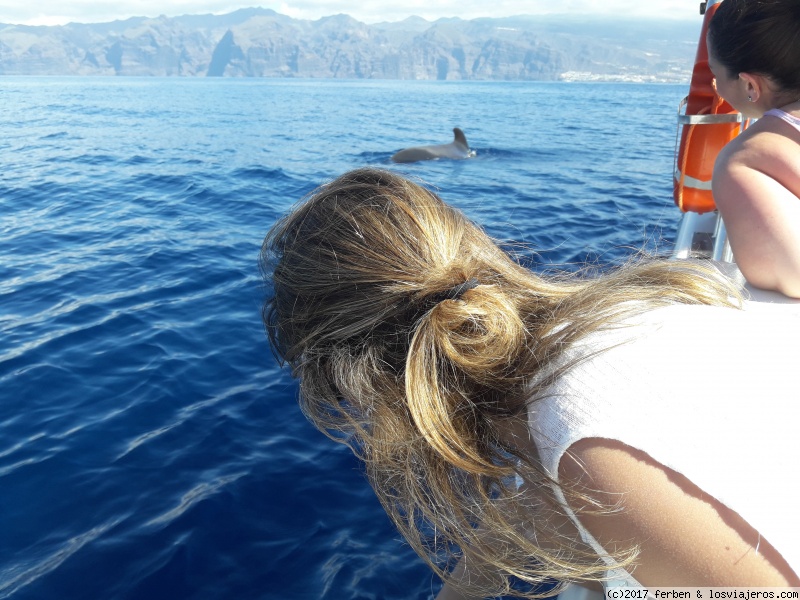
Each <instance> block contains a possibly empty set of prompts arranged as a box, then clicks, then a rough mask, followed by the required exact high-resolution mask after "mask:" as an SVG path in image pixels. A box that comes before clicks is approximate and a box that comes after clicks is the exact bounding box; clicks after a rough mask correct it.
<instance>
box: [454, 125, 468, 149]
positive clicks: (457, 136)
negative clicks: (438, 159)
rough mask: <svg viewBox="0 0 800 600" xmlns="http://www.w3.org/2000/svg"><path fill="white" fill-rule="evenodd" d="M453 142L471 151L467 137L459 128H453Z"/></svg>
mask: <svg viewBox="0 0 800 600" xmlns="http://www.w3.org/2000/svg"><path fill="white" fill-rule="evenodd" d="M453 142H454V143H456V144H460V145H462V146H464V148H466V149H469V144H468V143H467V136H465V135H464V132H463V131H461V130H460V129H459V128H458V127H453Z"/></svg>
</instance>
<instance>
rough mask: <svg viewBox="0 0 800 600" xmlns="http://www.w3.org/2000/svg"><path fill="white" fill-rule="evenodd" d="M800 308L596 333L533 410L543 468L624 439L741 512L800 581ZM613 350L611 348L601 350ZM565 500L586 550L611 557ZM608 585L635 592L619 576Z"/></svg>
mask: <svg viewBox="0 0 800 600" xmlns="http://www.w3.org/2000/svg"><path fill="white" fill-rule="evenodd" d="M799 308H800V306H798V305H797V304H789V305H786V304H783V305H780V304H756V303H750V304H749V306H748V308H747V310H744V311H739V310H735V309H730V308H719V307H709V306H688V305H679V306H670V307H667V308H659V309H656V310H652V311H649V312H647V313H645V314H643V315H639V316H636V317H633V318H631V319H628V320H627V321H626V322H625V323H624V326H619V327H617V328H616V329H615V330H612V331H603V332H598V333H595V334H592V335H591V336H589V337H587V338H586V339H585V340H583V341H581V342H579V343H578V344H577V345H576V346H574V347H573V348H571V349H570V350H569V351H568V352H567V355H566V356H565V357H564V359H565V360H570V359H571V358H575V357H579V356H586V354H587V353H589V352H592V351H597V350H601V349H605V350H604V351H603V352H601V353H600V354H598V355H597V356H595V357H593V358H591V359H589V360H587V361H585V362H583V363H581V364H579V365H577V366H576V367H573V368H572V369H571V370H570V371H569V372H567V374H566V375H565V376H563V377H562V378H561V379H559V380H558V381H557V382H556V383H555V384H554V385H553V386H552V387H551V388H550V389H549V392H548V393H547V394H546V395H545V396H544V398H542V399H540V400H536V401H534V402H533V403H532V404H531V406H530V408H529V426H530V429H531V432H532V436H533V438H534V441H535V443H536V445H537V448H538V450H539V453H540V458H541V461H542V464H543V466H544V468H545V469H546V470H547V471H548V472H549V474H550V475H551V476H552V477H553V478H554V479H556V480H557V479H558V464H559V461H560V460H561V457H562V455H563V454H564V452H565V451H566V450H567V448H569V447H570V446H571V445H572V444H574V443H575V442H577V441H578V440H581V439H584V438H592V437H598V438H607V439H612V440H618V441H620V442H622V443H624V444H627V445H628V446H631V447H633V448H637V449H639V450H641V451H643V452H645V453H647V454H648V455H649V456H650V457H652V458H653V459H655V460H656V461H657V462H659V463H661V464H663V465H666V466H667V467H669V468H670V469H673V470H675V471H677V472H678V473H681V474H683V475H685V476H686V477H687V478H688V479H689V480H690V481H692V482H693V483H694V484H695V485H697V486H698V487H699V488H700V489H701V490H703V491H704V492H706V493H707V494H709V495H711V496H713V497H714V498H716V499H717V500H719V501H720V502H721V503H723V504H724V505H726V506H727V507H728V508H731V509H732V510H734V511H736V512H737V513H738V514H739V515H740V516H741V517H742V518H743V519H744V520H745V521H746V522H747V523H749V524H750V525H751V526H752V527H753V528H755V530H756V531H758V532H759V534H760V535H761V536H762V537H764V538H766V539H767V540H769V542H770V543H771V544H772V545H773V547H774V548H775V549H776V550H777V551H778V552H779V553H780V554H781V555H782V556H783V558H784V559H785V560H786V562H787V563H788V564H789V566H790V567H791V568H792V569H793V570H794V571H795V573H800V544H798V540H800V519H798V518H797V498H796V493H795V488H796V483H797V482H796V481H795V479H796V475H795V474H796V473H797V470H798V467H797V466H796V465H798V461H800V435H798V430H799V429H800V408H798V401H800V380H798V373H800V360H798V351H797V347H798V345H800V310H798V309H799ZM606 348H607V349H606ZM556 493H557V494H559V498H560V500H561V501H562V504H564V505H565V506H564V508H565V509H566V510H567V512H568V514H569V516H570V517H571V518H572V520H573V521H574V523H575V525H576V526H577V527H578V529H579V531H580V532H581V536H582V538H583V539H584V541H585V542H586V543H587V544H589V545H590V546H591V547H592V548H593V549H594V550H595V551H596V552H597V553H598V554H599V555H600V556H605V557H606V559H607V560H606V562H607V563H611V560H610V559H609V558H608V556H607V553H606V552H605V550H604V549H603V548H602V547H601V546H600V544H598V543H597V541H596V540H595V539H594V538H593V537H592V536H591V535H590V534H589V533H588V531H586V529H585V528H584V527H583V526H582V525H581V523H580V521H579V520H578V519H577V518H576V516H575V515H574V513H572V511H570V510H569V508H568V507H567V506H566V503H565V502H564V497H563V495H561V494H560V492H559V491H558V490H556ZM609 576H610V577H613V578H614V579H613V580H612V581H610V582H607V583H606V584H605V585H606V586H619V585H629V586H638V585H639V584H638V582H636V580H635V579H634V578H633V577H632V576H630V574H628V573H627V572H625V571H624V570H617V571H614V572H609Z"/></svg>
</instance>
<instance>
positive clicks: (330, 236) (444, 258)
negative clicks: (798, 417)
mask: <svg viewBox="0 0 800 600" xmlns="http://www.w3.org/2000/svg"><path fill="white" fill-rule="evenodd" d="M262 264H263V266H264V268H265V271H266V273H267V276H268V277H269V278H270V279H271V282H272V287H273V290H274V293H273V294H272V296H271V297H270V298H269V299H268V301H267V303H266V304H265V307H264V320H265V324H266V326H267V330H268V333H269V337H270V340H271V342H272V344H273V348H274V350H275V351H276V353H277V354H278V356H280V357H281V359H283V360H284V361H286V362H287V363H288V364H289V365H291V367H292V369H293V372H294V375H295V376H297V377H298V378H299V379H300V403H301V406H302V408H303V410H304V412H305V414H306V415H307V416H308V418H309V419H310V420H311V421H312V422H313V423H314V424H315V425H316V426H317V427H318V428H319V429H320V430H321V431H322V432H324V433H326V434H327V435H329V436H331V437H332V438H333V439H335V440H337V441H340V442H343V443H346V444H348V445H349V446H350V447H351V448H352V449H353V451H354V452H355V453H356V454H357V455H358V456H359V457H360V458H361V459H362V460H363V461H364V464H365V466H366V471H367V474H368V476H369V479H370V481H371V483H372V486H373V487H374V490H375V492H376V494H377V495H378V497H379V498H380V500H381V502H382V503H383V506H384V508H385V509H386V511H387V513H388V514H389V516H390V517H391V518H392V519H393V521H394V522H395V524H396V525H397V527H398V528H399V529H400V531H401V532H402V533H403V535H404V536H405V538H406V539H407V540H408V542H409V543H410V544H411V545H412V546H413V547H414V548H415V550H416V551H417V552H418V553H419V555H420V556H421V557H422V558H424V559H425V560H426V561H427V562H428V563H429V564H430V565H431V567H432V568H433V569H434V570H435V571H436V572H437V573H439V574H440V575H441V577H442V578H443V579H444V580H445V582H446V584H445V587H444V588H443V589H442V591H441V593H440V596H439V597H440V598H442V599H444V598H483V597H488V596H495V595H503V594H506V595H511V594H517V595H520V596H526V595H527V597H535V596H536V594H537V591H536V588H535V587H534V591H524V590H523V591H517V592H514V590H513V589H512V587H511V586H512V584H511V582H512V581H513V580H515V579H516V580H521V581H523V582H527V583H529V584H533V585H534V586H535V585H537V584H540V583H547V582H550V581H553V580H557V581H560V582H562V583H568V582H573V583H579V584H584V585H589V586H592V585H600V584H603V583H605V584H606V585H618V584H625V585H639V584H642V585H647V586H653V585H664V586H683V585H692V586H695V585H709V586H734V585H749V586H774V585H775V586H781V585H790V584H791V585H800V579H798V576H797V573H798V572H799V571H798V570H799V569H800V550H799V549H798V544H797V543H796V541H797V539H798V536H800V524H799V523H800V520H798V519H797V518H795V514H794V510H795V506H796V502H795V500H794V498H793V493H792V491H791V490H792V489H793V488H792V485H791V482H792V473H794V471H795V467H794V465H795V464H796V460H797V458H798V455H800V451H798V444H797V443H796V441H795V440H796V435H795V425H794V421H795V419H794V418H793V417H792V415H793V414H794V413H793V410H794V406H795V402H794V401H795V400H796V398H797V392H796V391H793V390H796V387H797V386H796V385H794V381H793V378H792V377H791V375H790V374H791V373H792V371H793V369H794V367H795V362H796V361H795V359H794V356H793V353H786V352H783V351H784V350H785V349H786V348H788V347H791V346H788V344H794V340H796V338H797V334H798V329H799V328H798V323H799V322H798V320H797V318H796V317H795V318H793V319H794V320H792V319H789V320H788V321H787V319H784V318H781V315H780V314H773V313H774V312H777V311H778V308H779V307H775V310H774V311H771V310H761V311H752V312H749V311H742V310H739V308H738V307H739V305H740V304H741V302H740V296H739V292H738V291H737V289H735V288H734V287H733V286H732V285H731V284H730V282H729V281H728V280H727V279H725V278H724V277H722V276H721V275H720V274H719V272H718V271H716V270H715V269H714V267H713V266H712V265H703V264H700V263H693V262H688V261H672V262H666V261H653V262H638V263H632V264H630V265H628V266H625V267H623V268H620V269H618V270H616V271H614V272H611V273H609V274H607V275H604V276H601V277H599V278H593V279H585V278H580V277H577V276H563V277H560V278H543V277H540V276H537V275H535V274H533V273H531V272H530V271H528V270H526V269H525V268H523V267H521V266H520V265H519V264H517V263H516V262H515V261H514V260H513V259H512V258H511V257H509V256H508V255H507V254H506V253H505V252H503V251H502V250H501V249H500V248H499V247H498V245H497V244H496V243H495V242H494V241H493V240H491V239H490V238H489V237H488V236H487V235H486V234H485V233H484V232H483V231H482V230H481V229H480V228H479V227H477V226H476V225H475V224H473V223H472V222H470V221H469V220H468V219H467V218H465V217H464V216H463V215H462V214H461V213H460V212H459V211H457V210H456V209H454V208H452V207H450V206H448V205H447V204H445V203H444V202H442V200H440V199H439V198H438V197H437V196H436V195H435V194H433V193H432V192H430V191H428V190H426V189H425V188H423V187H421V186H419V185H417V184H415V183H412V182H410V181H408V180H406V179H404V178H402V177H400V176H398V175H396V174H393V173H391V172H387V171H381V170H374V169H362V170H358V171H354V172H351V173H347V174H345V175H343V176H341V177H340V178H338V179H336V180H335V181H333V182H331V183H329V184H327V185H324V186H322V187H321V188H319V189H318V190H317V191H316V192H314V193H313V194H311V196H310V197H309V198H307V199H306V200H305V202H303V203H302V204H300V205H299V206H298V207H297V208H296V209H295V210H294V211H293V212H292V213H291V214H289V215H288V216H286V217H285V218H283V219H282V220H280V221H279V222H278V223H277V224H276V225H275V226H274V227H273V229H272V230H271V231H270V233H269V234H268V235H267V238H266V240H265V242H264V246H263V255H262ZM745 340H746V343H747V344H748V345H749V346H750V347H751V348H752V350H751V348H745V347H744V341H745ZM784 344H787V346H786V347H784ZM354 518H357V517H355V516H354ZM550 593H551V594H552V592H550Z"/></svg>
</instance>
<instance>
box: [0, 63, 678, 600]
mask: <svg viewBox="0 0 800 600" xmlns="http://www.w3.org/2000/svg"><path fill="white" fill-rule="evenodd" d="M684 93H685V89H684V88H683V87H682V86H665V85H644V84H642V85H639V84H636V85H633V84H627V85H623V84H574V83H573V84H552V83H550V84H544V83H543V84H534V83H433V82H424V83H422V82H420V83H416V82H363V81H358V82H355V81H351V82H343V81H308V80H305V81H304V80H300V81H291V80H288V81H287V80H229V79H224V80H219V79H215V80H210V79H208V80H206V79H101V78H98V79H82V78H72V79H59V78H42V79H39V78H33V79H24V78H0V131H2V135H0V165H1V166H2V168H1V169H0V398H2V402H0V599H3V598H14V599H15V600H22V599H50V598H54V599H55V598H58V599H60V600H69V599H87V598H89V599H95V598H96V599H117V598H119V599H122V598H125V599H147V600H160V599H164V600H167V599H169V600H175V599H184V598H187V599H188V598H192V599H194V598H197V599H203V600H205V599H209V600H215V599H237V600H246V599H250V598H259V599H262V598H275V599H278V598H280V599H284V598H313V599H317V598H331V599H337V600H338V599H368V598H376V599H377V598H382V599H401V598H402V599H409V598H410V599H417V598H419V599H425V598H428V597H430V595H431V594H433V593H435V591H436V590H437V589H438V587H439V585H438V583H437V582H436V581H435V579H434V578H433V577H432V576H431V575H430V573H429V572H428V570H427V568H426V567H425V566H423V565H422V564H421V562H420V561H418V560H417V559H416V557H415V556H414V555H413V553H412V552H411V551H410V550H409V549H408V547H406V546H405V545H403V543H402V542H401V541H400V540H399V539H398V537H399V536H398V534H397V533H396V532H394V531H393V529H392V528H391V526H390V525H389V523H388V519H387V518H386V517H385V516H384V514H383V512H382V511H381V509H380V507H379V505H378V503H377V501H376V500H375V499H374V498H373V495H372V492H371V490H370V489H369V487H368V485H367V483H366V481H365V479H364V477H363V475H362V473H361V471H360V469H359V465H358V464H357V462H356V461H355V460H354V459H353V458H352V457H351V456H350V455H349V454H348V452H349V451H348V450H347V449H345V448H344V447H339V446H337V445H335V444H334V443H333V442H330V441H329V440H327V439H326V438H324V437H323V436H322V435H321V434H319V433H318V432H316V431H315V430H313V429H312V428H311V426H310V425H308V424H307V423H306V422H305V421H304V419H303V418H302V416H301V414H300V412H299V409H298V408H297V406H296V403H295V396H296V387H295V384H294V383H293V382H292V381H291V379H290V378H289V377H288V375H287V373H285V372H282V371H281V370H280V369H279V368H278V367H277V365H276V364H275V362H274V360H273V358H272V356H271V354H270V352H269V348H268V346H267V343H266V339H265V336H264V332H263V328H262V325H261V323H260V320H259V310H260V303H261V301H262V298H263V296H264V287H263V284H262V282H261V281H260V278H259V272H258V268H257V257H258V250H259V246H260V243H261V240H262V238H263V236H264V234H265V233H266V231H267V229H268V228H269V226H270V225H271V224H272V223H273V221H274V220H275V219H276V217H277V216H278V215H280V214H281V213H283V212H284V211H286V210H287V209H288V208H289V207H290V206H291V205H292V203H294V202H295V201H296V200H298V199H299V198H300V197H301V196H302V195H303V194H305V193H306V192H308V191H310V190H311V189H313V188H314V187H315V186H316V185H317V184H319V183H321V182H323V181H324V180H326V179H329V178H332V177H334V176H336V175H338V174H340V173H342V172H343V171H345V170H347V169H351V168H355V167H359V166H363V165H368V164H371V165H380V166H384V167H388V168H393V169H397V170H398V171H401V172H405V173H410V174H413V175H415V176H418V177H422V178H424V179H425V180H427V181H428V182H430V183H431V184H432V185H434V186H436V187H437V188H438V189H439V191H440V193H441V195H442V196H443V197H444V198H445V199H446V200H448V201H450V202H452V203H454V204H456V205H458V206H460V207H461V208H463V209H464V210H465V211H466V212H467V213H468V214H469V215H470V216H471V217H473V218H475V219H476V220H478V221H479V222H481V223H482V224H483V225H485V226H486V228H487V229H488V230H489V232H490V233H491V234H492V235H494V236H496V237H498V238H501V239H504V240H509V241H512V242H515V243H518V242H524V243H525V244H528V245H530V246H531V247H532V248H534V249H536V250H537V251H538V254H531V255H530V256H529V260H530V263H531V264H532V265H533V267H534V268H537V269H540V268H545V267H546V266H547V265H548V264H551V263H578V262H581V261H584V260H587V259H588V260H590V261H599V262H601V263H606V262H612V261H615V260H619V259H620V258H622V257H624V256H625V255H627V254H628V253H629V252H630V250H631V248H642V247H647V248H650V249H652V248H654V247H656V246H658V247H663V248H666V247H667V245H668V240H669V239H670V238H671V237H672V235H673V234H674V230H675V224H676V222H677V219H678V214H677V211H676V209H674V208H673V205H672V200H671V185H672V184H671V170H672V151H673V146H674V138H675V112H676V107H677V103H678V101H679V99H680V98H681V97H682V96H683V95H684ZM454 126H460V127H461V128H463V129H464V131H465V133H466V134H467V137H468V139H469V140H470V143H471V145H472V147H473V148H475V149H476V150H477V157H476V158H474V159H472V160H469V161H437V162H427V163H418V164H414V165H405V166H402V167H400V166H394V165H391V164H390V163H389V157H390V156H391V154H392V153H393V152H394V151H396V150H399V149H400V148H402V147H404V146H408V145H415V144H431V143H442V142H447V141H449V140H450V139H451V129H452V127H454ZM662 238H664V239H665V240H667V241H662Z"/></svg>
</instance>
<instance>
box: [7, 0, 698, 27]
mask: <svg viewBox="0 0 800 600" xmlns="http://www.w3.org/2000/svg"><path fill="white" fill-rule="evenodd" d="M256 2H258V0H255V1H254V2H251V3H247V2H245V3H243V2H236V1H231V0H115V1H113V2H112V1H111V0H71V1H70V2H64V1H63V0H36V1H35V2H30V1H28V2H21V1H20V0H0V23H23V24H28V25H56V24H63V23H67V22H69V21H77V22H87V23H88V22H102V21H112V20H116V19H125V18H128V17H133V16H143V17H157V16H159V15H162V14H164V15H167V16H176V15H182V14H200V13H214V14H223V13H226V12H231V11H234V10H236V9H238V8H246V7H248V6H253V5H254V4H255V3H256ZM697 3H698V4H699V0H697ZM262 6H263V7H264V8H272V9H273V10H276V11H277V12H279V13H282V14H285V15H289V16H291V17H295V18H305V19H318V18H320V17H323V16H327V15H332V14H338V13H346V14H349V15H351V16H353V17H355V18H357V19H360V20H362V21H365V22H368V23H373V22H376V21H398V20H401V19H404V18H406V17H408V16H411V15H419V16H421V17H425V18H427V19H437V18H439V17H461V18H463V19H473V18H476V17H499V16H510V15H520V14H544V13H556V12H557V13H567V14H578V15H582V14H605V15H615V14H616V15H620V17H625V16H639V17H643V16H647V17H657V18H670V19H683V20H689V19H691V18H693V17H695V18H699V17H697V7H696V6H695V7H692V4H691V2H686V0H650V1H647V0H643V1H639V2H631V0H557V1H554V0H493V1H492V2H487V1H486V0H437V1H436V2H431V0H402V1H401V0H382V1H381V2H380V3H377V2H374V3H364V2H363V1H361V0H358V1H356V0H284V1H275V2H266V3H262Z"/></svg>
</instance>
